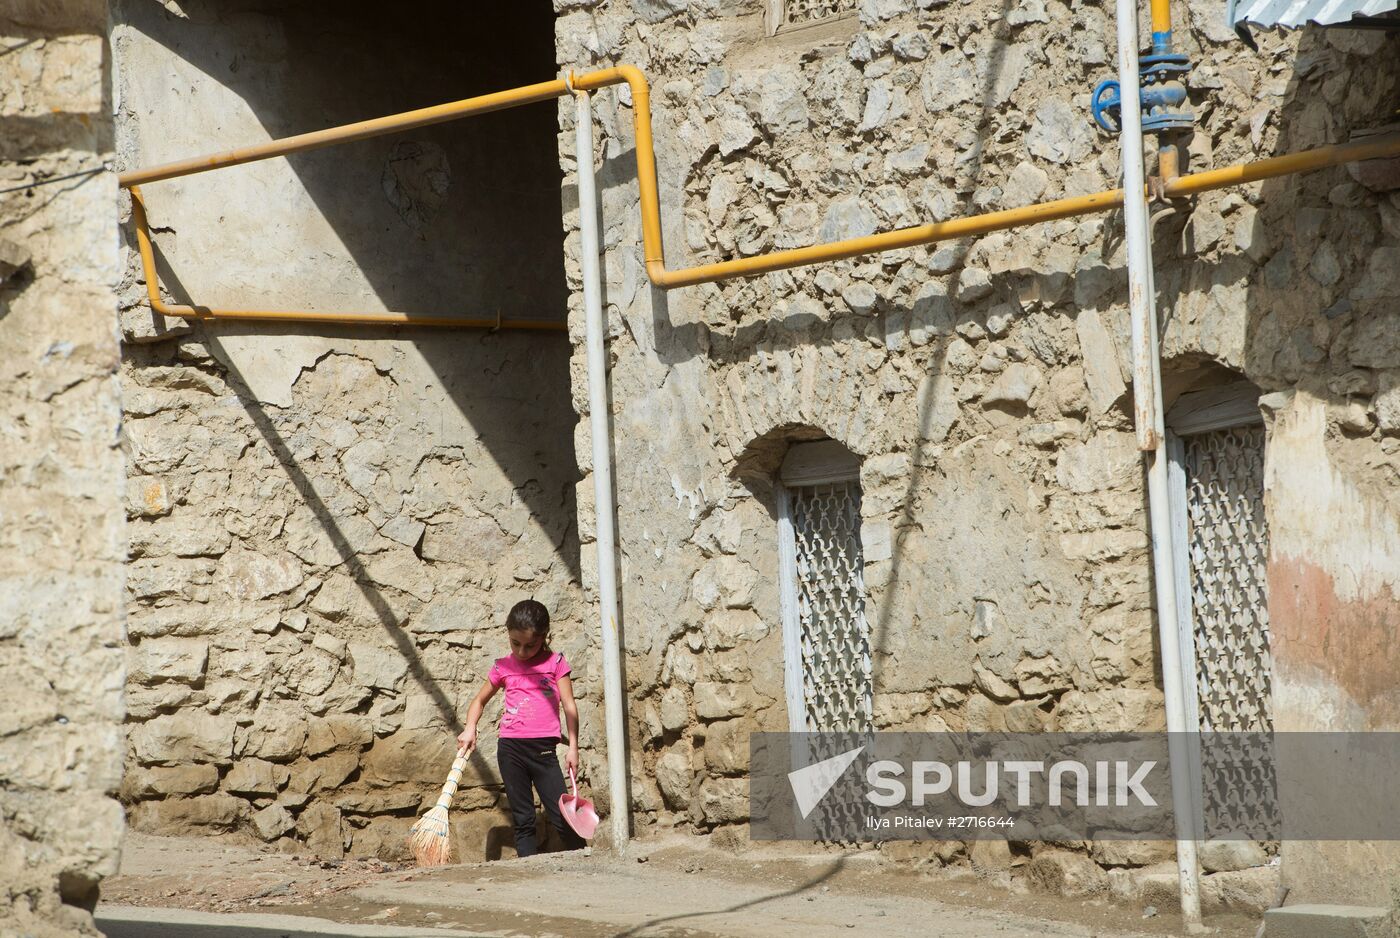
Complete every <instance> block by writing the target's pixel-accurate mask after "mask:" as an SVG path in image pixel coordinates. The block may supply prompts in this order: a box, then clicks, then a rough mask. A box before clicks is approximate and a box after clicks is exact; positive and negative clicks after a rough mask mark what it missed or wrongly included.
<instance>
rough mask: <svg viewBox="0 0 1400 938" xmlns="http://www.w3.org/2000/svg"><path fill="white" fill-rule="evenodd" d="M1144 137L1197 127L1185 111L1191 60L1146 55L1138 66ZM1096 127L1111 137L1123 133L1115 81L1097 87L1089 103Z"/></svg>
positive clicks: (1189, 112)
mask: <svg viewBox="0 0 1400 938" xmlns="http://www.w3.org/2000/svg"><path fill="white" fill-rule="evenodd" d="M1138 68H1139V72H1140V76H1141V77H1140V79H1139V81H1140V87H1139V89H1138V96H1139V99H1140V104H1141V105H1142V130H1143V133H1158V132H1160V131H1163V130H1189V129H1190V128H1191V127H1192V126H1194V125H1195V121H1196V119H1195V115H1193V114H1192V113H1191V111H1190V110H1189V109H1188V108H1187V107H1186V75H1187V73H1188V72H1190V71H1191V60H1190V59H1188V58H1187V57H1186V56H1184V55H1180V54H1172V53H1166V54H1163V55H1145V56H1143V57H1142V59H1141V61H1140V63H1139V66H1138ZM1090 108H1091V110H1092V111H1093V115H1094V123H1096V124H1098V125H1099V126H1100V127H1102V128H1103V129H1104V130H1106V131H1108V132H1109V133H1115V134H1116V133H1118V132H1120V131H1121V130H1122V129H1123V92H1122V88H1121V87H1120V86H1119V84H1118V82H1117V81H1116V80H1115V79H1112V78H1110V79H1106V80H1104V81H1101V82H1099V83H1098V84H1097V85H1096V86H1095V87H1094V94H1093V96H1092V98H1091V99H1090Z"/></svg>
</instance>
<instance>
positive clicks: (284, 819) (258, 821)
mask: <svg viewBox="0 0 1400 938" xmlns="http://www.w3.org/2000/svg"><path fill="white" fill-rule="evenodd" d="M249 820H250V821H252V822H253V830H255V831H257V834H258V836H259V837H261V838H262V839H263V840H266V841H269V842H271V841H274V840H276V839H277V838H278V837H281V836H282V835H283V834H285V833H287V832H288V831H290V830H291V829H292V828H293V827H295V826H296V822H295V821H294V820H292V815H291V813H290V812H288V811H287V809H286V808H284V807H283V806H282V805H280V804H270V805H268V806H267V807H266V808H263V809H262V810H261V811H255V812H253V816H252V817H251V818H249Z"/></svg>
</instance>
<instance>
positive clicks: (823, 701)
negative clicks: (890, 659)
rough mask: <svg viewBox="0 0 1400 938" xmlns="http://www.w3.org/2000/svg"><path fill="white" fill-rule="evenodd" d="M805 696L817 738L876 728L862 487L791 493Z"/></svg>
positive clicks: (844, 485) (805, 489) (806, 489)
mask: <svg viewBox="0 0 1400 938" xmlns="http://www.w3.org/2000/svg"><path fill="white" fill-rule="evenodd" d="M792 522H793V533H794V536H795V539H796V541H797V604H798V617H799V621H800V625H801V636H802V675H803V678H802V682H803V697H804V700H805V703H806V710H807V729H808V730H809V731H811V732H833V731H834V732H857V733H861V732H868V731H869V730H870V729H871V679H870V630H869V627H868V625H867V623H866V621H865V580H864V577H863V575H862V572H861V566H862V563H863V560H862V557H861V549H860V484H859V483H858V482H855V481H850V482H836V483H832V484H827V485H804V486H798V487H796V488H794V489H793V490H792Z"/></svg>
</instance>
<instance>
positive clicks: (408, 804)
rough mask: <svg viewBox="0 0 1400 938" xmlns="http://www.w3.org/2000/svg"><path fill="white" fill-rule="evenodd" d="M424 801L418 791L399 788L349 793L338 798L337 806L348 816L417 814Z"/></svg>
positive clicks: (336, 800)
mask: <svg viewBox="0 0 1400 938" xmlns="http://www.w3.org/2000/svg"><path fill="white" fill-rule="evenodd" d="M422 801H423V795H422V794H421V793H420V792H418V791H417V790H413V789H406V788H399V789H388V790H379V791H352V792H347V793H345V794H341V795H337V796H336V799H335V806H336V807H337V808H339V809H340V810H341V811H342V812H344V813H346V814H400V813H403V812H405V811H415V812H416V811H417V810H418V807H419V805H420V804H421V803H422Z"/></svg>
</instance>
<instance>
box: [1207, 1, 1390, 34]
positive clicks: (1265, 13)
mask: <svg viewBox="0 0 1400 938" xmlns="http://www.w3.org/2000/svg"><path fill="white" fill-rule="evenodd" d="M1397 4H1400V0H1232V2H1231V4H1230V7H1231V11H1230V12H1231V16H1230V23H1231V25H1235V24H1237V23H1243V22H1246V21H1248V22H1250V23H1255V24H1257V25H1259V26H1287V27H1289V28H1290V29H1292V28H1296V27H1299V26H1302V25H1303V24H1305V23H1307V22H1310V21H1311V22H1313V23H1318V24H1320V25H1322V26H1331V25H1332V24H1334V23H1345V22H1346V21H1347V20H1349V19H1351V18H1352V17H1354V16H1379V15H1380V14H1382V13H1389V12H1390V11H1391V10H1394V9H1395V8H1396V6H1397Z"/></svg>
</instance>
